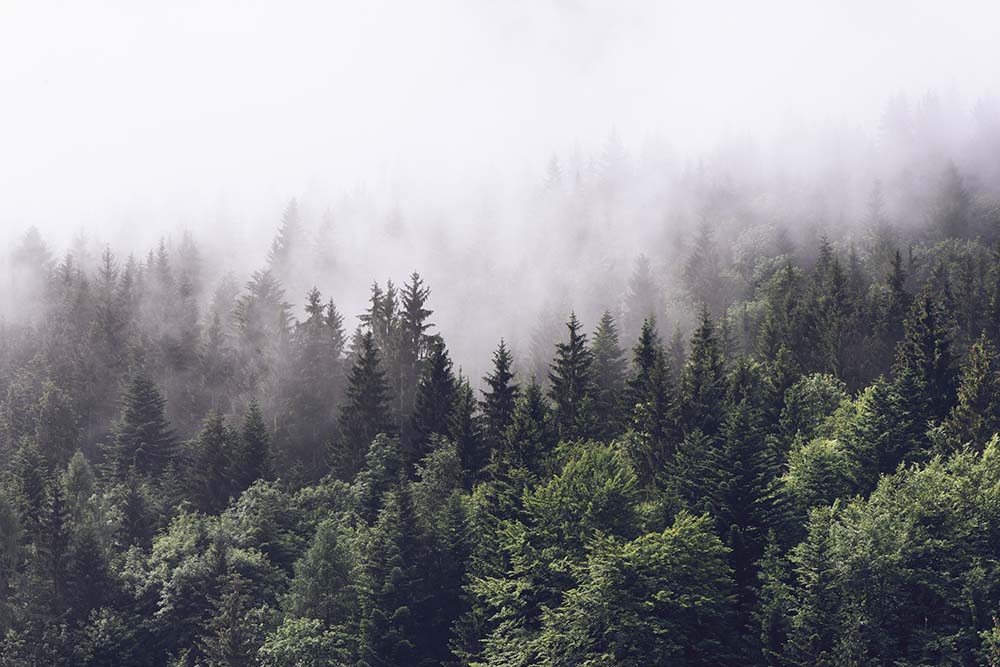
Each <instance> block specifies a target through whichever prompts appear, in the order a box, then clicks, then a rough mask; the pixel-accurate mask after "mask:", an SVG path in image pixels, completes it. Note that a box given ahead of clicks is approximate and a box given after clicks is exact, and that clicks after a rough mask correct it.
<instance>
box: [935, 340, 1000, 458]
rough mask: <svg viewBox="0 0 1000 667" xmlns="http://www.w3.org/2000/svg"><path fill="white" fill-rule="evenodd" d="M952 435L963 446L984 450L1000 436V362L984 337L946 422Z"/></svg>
mask: <svg viewBox="0 0 1000 667" xmlns="http://www.w3.org/2000/svg"><path fill="white" fill-rule="evenodd" d="M945 428H946V430H947V431H948V433H949V434H950V435H952V436H953V437H954V438H956V439H957V440H958V442H959V443H961V444H967V443H970V444H971V445H972V446H973V447H975V448H983V447H985V445H986V443H987V442H989V439H990V438H991V437H992V436H993V435H994V434H996V433H998V432H1000V360H998V358H997V352H996V348H994V347H993V344H992V343H991V342H990V339H989V338H988V337H987V336H986V334H985V333H983V334H982V335H981V336H980V338H979V340H978V341H976V343H975V344H974V345H973V346H972V348H971V349H970V350H969V355H968V357H967V358H966V360H965V363H964V364H963V366H962V377H961V380H960V382H959V385H958V401H957V403H956V404H955V407H954V408H952V410H951V413H950V414H949V415H948V418H947V420H946V422H945Z"/></svg>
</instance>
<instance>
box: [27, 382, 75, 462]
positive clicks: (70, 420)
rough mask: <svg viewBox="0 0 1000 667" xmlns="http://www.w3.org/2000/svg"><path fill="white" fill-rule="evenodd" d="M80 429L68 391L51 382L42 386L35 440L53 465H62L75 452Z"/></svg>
mask: <svg viewBox="0 0 1000 667" xmlns="http://www.w3.org/2000/svg"><path fill="white" fill-rule="evenodd" d="M79 433H80V428H79V425H78V420H77V417H76V414H75V412H74V410H73V406H72V402H71V400H70V397H69V396H68V395H67V393H66V392H65V391H63V390H61V389H60V388H59V387H57V386H56V385H55V383H53V382H51V381H46V382H45V383H44V384H43V385H42V398H41V400H40V401H39V406H38V420H37V422H36V426H35V441H36V442H37V443H38V446H39V449H41V451H42V455H43V456H44V457H45V458H46V460H47V461H48V462H49V465H51V466H53V467H54V468H62V467H63V466H65V465H66V464H67V463H68V462H69V458H70V456H72V455H73V452H74V451H76V446H77V441H78V439H79Z"/></svg>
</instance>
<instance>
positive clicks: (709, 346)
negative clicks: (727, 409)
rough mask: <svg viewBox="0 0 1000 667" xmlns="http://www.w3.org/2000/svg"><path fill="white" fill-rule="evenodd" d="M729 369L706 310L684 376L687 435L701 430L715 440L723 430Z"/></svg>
mask: <svg viewBox="0 0 1000 667" xmlns="http://www.w3.org/2000/svg"><path fill="white" fill-rule="evenodd" d="M725 391H726V386H725V366H724V362H723V357H722V351H721V349H720V348H719V341H718V338H717V337H716V335H715V325H714V323H713V322H712V318H711V316H710V315H709V313H708V308H707V307H705V308H702V311H701V322H700V323H699V325H698V328H697V329H696V330H695V332H694V336H692V338H691V355H690V356H689V357H688V360H687V364H685V366H684V373H683V375H682V376H681V385H680V394H681V419H682V423H683V425H684V430H685V432H688V431H693V430H698V431H700V432H701V433H703V434H704V435H706V436H708V437H713V436H715V435H716V434H717V433H718V432H719V428H720V427H721V426H722V421H723V418H724V415H723V399H724V397H725Z"/></svg>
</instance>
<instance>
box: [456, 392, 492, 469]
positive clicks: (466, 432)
mask: <svg viewBox="0 0 1000 667" xmlns="http://www.w3.org/2000/svg"><path fill="white" fill-rule="evenodd" d="M476 407H477V404H476V396H475V393H473V391H472V385H470V384H469V378H467V377H462V376H461V374H459V377H458V390H457V392H456V396H455V408H454V410H453V411H452V415H451V419H450V425H449V433H450V434H451V437H452V439H453V440H454V441H455V446H456V448H457V449H458V457H459V461H461V464H462V469H463V470H464V471H465V472H466V478H467V480H468V481H470V482H471V481H472V480H474V479H476V478H477V476H478V475H479V473H480V471H482V470H483V468H485V467H486V464H487V463H489V452H490V450H489V448H488V447H487V446H486V443H485V442H484V438H483V428H482V419H481V418H480V415H478V414H476Z"/></svg>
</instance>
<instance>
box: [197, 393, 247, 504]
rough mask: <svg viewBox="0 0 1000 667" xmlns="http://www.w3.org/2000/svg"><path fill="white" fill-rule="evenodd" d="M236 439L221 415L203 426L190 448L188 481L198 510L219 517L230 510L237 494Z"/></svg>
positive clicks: (212, 416) (210, 417)
mask: <svg viewBox="0 0 1000 667" xmlns="http://www.w3.org/2000/svg"><path fill="white" fill-rule="evenodd" d="M235 440H236V435H235V434H234V433H233V432H232V429H230V428H229V426H228V425H227V424H226V420H225V418H223V416H222V415H221V414H219V413H218V412H211V413H209V414H208V416H207V417H206V418H205V421H204V422H203V423H202V427H201V432H200V433H199V434H198V437H197V438H195V439H194V440H193V441H192V442H190V443H189V444H188V452H187V459H188V461H187V463H188V470H187V475H186V478H187V480H188V483H189V484H190V488H191V499H192V501H193V502H194V506H195V508H196V509H198V510H200V511H202V512H205V513H207V514H215V513H217V512H219V511H221V510H222V509H224V508H225V507H226V504H227V503H228V502H229V497H230V495H231V493H232V491H233V485H232V483H233V481H234V480H233V479H232V477H231V476H230V471H231V470H232V468H231V465H230V460H231V458H232V456H233V454H234V453H235V449H236V446H235Z"/></svg>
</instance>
